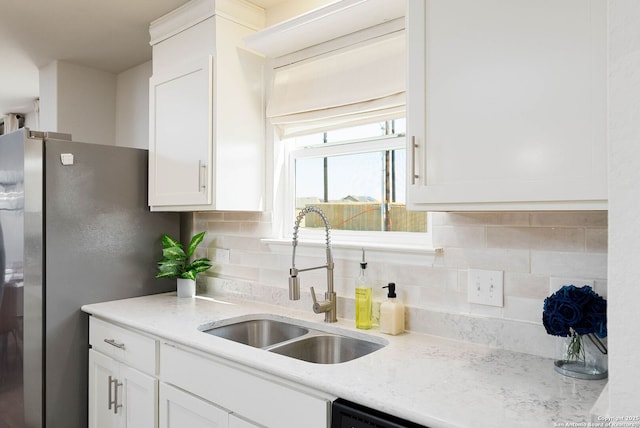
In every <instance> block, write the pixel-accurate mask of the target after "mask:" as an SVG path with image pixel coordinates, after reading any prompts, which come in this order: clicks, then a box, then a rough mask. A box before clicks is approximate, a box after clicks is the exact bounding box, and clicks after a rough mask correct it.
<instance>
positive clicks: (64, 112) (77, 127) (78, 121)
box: [40, 61, 116, 145]
mask: <svg viewBox="0 0 640 428" xmlns="http://www.w3.org/2000/svg"><path fill="white" fill-rule="evenodd" d="M115 109H116V75H115V74H112V73H108V72H106V71H102V70H97V69H94V68H89V67H84V66H81V65H76V64H71V63H68V62H64V61H54V62H53V63H51V64H49V65H47V66H45V67H43V68H41V69H40V125H41V126H40V127H41V129H42V130H45V131H57V132H64V133H69V134H72V136H73V139H74V140H76V141H86V142H90V143H97V144H109V145H113V144H115Z"/></svg>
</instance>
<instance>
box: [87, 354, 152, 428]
mask: <svg viewBox="0 0 640 428" xmlns="http://www.w3.org/2000/svg"><path fill="white" fill-rule="evenodd" d="M157 390H158V381H157V380H156V379H155V378H154V377H152V376H149V375H147V374H144V373H141V372H140V371H138V370H136V369H134V368H131V367H129V366H127V365H125V364H123V363H121V362H119V361H117V360H115V359H113V358H111V357H108V356H106V355H104V354H101V353H99V352H96V351H94V350H93V349H91V350H89V428H110V427H119V428H155V427H156V414H157V405H156V403H157V396H158V393H157Z"/></svg>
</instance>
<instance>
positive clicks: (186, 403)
mask: <svg viewBox="0 0 640 428" xmlns="http://www.w3.org/2000/svg"><path fill="white" fill-rule="evenodd" d="M228 419H229V413H228V412H227V411H225V410H223V409H221V408H219V407H216V406H214V405H213V404H211V403H209V402H207V401H204V400H201V399H199V398H197V397H195V396H193V395H191V394H188V393H186V392H184V391H181V390H179V389H176V388H174V387H172V386H170V385H167V384H164V383H161V384H160V428H186V427H188V428H227V427H228Z"/></svg>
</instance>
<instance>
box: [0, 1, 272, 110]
mask: <svg viewBox="0 0 640 428" xmlns="http://www.w3.org/2000/svg"><path fill="white" fill-rule="evenodd" d="M187 1H188V0H133V1H131V0H106V1H105V0H2V8H0V116H1V115H3V114H7V113H26V112H29V111H32V110H33V107H32V105H33V100H34V99H36V98H37V97H38V69H39V68H40V67H43V66H45V65H47V64H49V63H51V62H52V61H54V60H62V61H68V62H71V63H74V64H79V65H84V66H87V67H92V68H97V69H100V70H104V71H109V72H112V73H120V72H122V71H124V70H127V69H129V68H131V67H134V66H136V65H139V64H141V63H143V62H145V61H148V60H150V59H151V47H150V46H149V23H150V22H151V21H153V20H155V19H156V18H159V17H160V16H162V15H164V14H166V13H167V12H169V11H171V10H173V9H175V8H177V7H179V6H181V5H182V4H184V3H187ZM283 1H284V0H252V2H253V3H255V4H257V5H259V6H261V7H264V8H269V7H272V6H274V5H276V4H279V3H282V2H283Z"/></svg>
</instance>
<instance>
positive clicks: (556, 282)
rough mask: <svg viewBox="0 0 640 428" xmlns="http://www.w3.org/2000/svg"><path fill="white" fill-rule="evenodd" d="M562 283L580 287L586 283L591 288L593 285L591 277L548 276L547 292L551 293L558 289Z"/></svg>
mask: <svg viewBox="0 0 640 428" xmlns="http://www.w3.org/2000/svg"><path fill="white" fill-rule="evenodd" d="M563 285H575V286H576V287H582V286H583V285H588V286H590V287H591V288H593V286H594V281H593V279H576V278H573V279H571V278H554V277H551V278H549V294H553V293H555V292H556V291H558V290H559V289H560V288H561V287H562V286H563Z"/></svg>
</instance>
